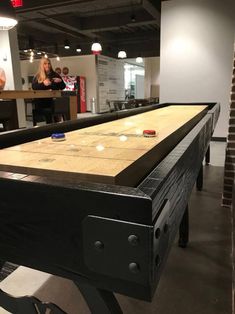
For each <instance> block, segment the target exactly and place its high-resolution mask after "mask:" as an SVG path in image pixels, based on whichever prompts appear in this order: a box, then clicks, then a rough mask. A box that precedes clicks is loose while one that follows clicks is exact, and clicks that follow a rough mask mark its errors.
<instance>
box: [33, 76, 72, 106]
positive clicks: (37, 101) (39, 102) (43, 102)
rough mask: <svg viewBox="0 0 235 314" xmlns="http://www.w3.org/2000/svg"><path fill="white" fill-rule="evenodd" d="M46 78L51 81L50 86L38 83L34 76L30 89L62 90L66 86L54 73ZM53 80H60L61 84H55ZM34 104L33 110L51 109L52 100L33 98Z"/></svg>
mask: <svg viewBox="0 0 235 314" xmlns="http://www.w3.org/2000/svg"><path fill="white" fill-rule="evenodd" d="M47 78H48V79H49V80H50V81H51V84H50V85H48V86H46V85H44V84H43V82H42V83H39V82H38V80H37V78H36V76H35V77H34V78H33V82H32V89H34V90H48V89H52V90H62V89H64V88H65V86H66V85H65V83H64V81H63V79H62V78H61V76H60V75H59V74H58V73H56V72H54V71H51V72H50V73H49V74H48V75H47ZM53 78H60V79H61V82H60V83H56V82H54V81H53ZM34 103H35V108H37V109H40V108H52V107H53V98H35V100H34Z"/></svg>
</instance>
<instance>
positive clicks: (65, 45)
mask: <svg viewBox="0 0 235 314" xmlns="http://www.w3.org/2000/svg"><path fill="white" fill-rule="evenodd" d="M64 49H70V44H69V41H68V39H65V41H64Z"/></svg>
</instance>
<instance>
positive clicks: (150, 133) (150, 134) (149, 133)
mask: <svg viewBox="0 0 235 314" xmlns="http://www.w3.org/2000/svg"><path fill="white" fill-rule="evenodd" d="M143 135H144V136H145V137H154V136H156V131H155V130H144V131H143Z"/></svg>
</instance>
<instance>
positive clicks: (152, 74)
mask: <svg viewBox="0 0 235 314" xmlns="http://www.w3.org/2000/svg"><path fill="white" fill-rule="evenodd" d="M144 66H145V76H144V96H145V98H149V97H151V95H150V92H151V85H157V86H159V85H160V57H151V58H145V59H144Z"/></svg>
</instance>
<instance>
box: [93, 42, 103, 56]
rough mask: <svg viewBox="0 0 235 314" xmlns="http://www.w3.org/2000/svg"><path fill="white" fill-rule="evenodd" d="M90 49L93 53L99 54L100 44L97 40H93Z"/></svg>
mask: <svg viewBox="0 0 235 314" xmlns="http://www.w3.org/2000/svg"><path fill="white" fill-rule="evenodd" d="M91 51H92V53H93V55H100V53H101V51H102V46H101V44H100V43H99V42H97V40H95V42H94V43H93V44H92V46H91Z"/></svg>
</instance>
